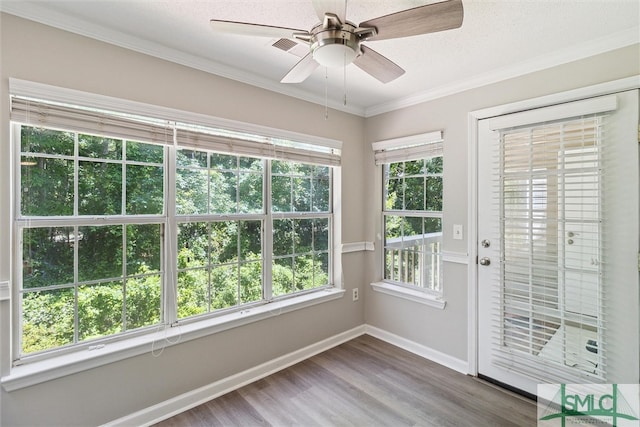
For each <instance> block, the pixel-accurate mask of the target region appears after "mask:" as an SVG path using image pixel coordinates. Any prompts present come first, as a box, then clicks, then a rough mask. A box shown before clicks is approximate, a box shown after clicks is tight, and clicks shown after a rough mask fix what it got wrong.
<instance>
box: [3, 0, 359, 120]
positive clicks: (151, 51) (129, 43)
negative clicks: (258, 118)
mask: <svg viewBox="0 0 640 427" xmlns="http://www.w3.org/2000/svg"><path fill="white" fill-rule="evenodd" d="M0 12H4V13H8V14H10V15H15V16H18V17H20V18H24V19H27V20H30V21H34V22H38V23H40V24H44V25H47V26H50V27H54V28H57V29H60V30H63V31H68V32H70V33H74V34H78V35H81V36H84V37H88V38H91V39H94V40H98V41H101V42H104V43H108V44H112V45H115V46H118V47H122V48H125V49H128V50H132V51H135V52H138V53H142V54H145V55H149V56H152V57H155V58H159V59H163V60H166V61H169V62H173V63H176V64H179V65H184V66H186V67H189V68H193V69H196V70H200V71H204V72H207V73H210V74H214V75H216V76H219V77H223V78H227V79H230V80H235V81H238V82H240V83H245V84H248V85H251V86H255V87H258V88H261V89H266V90H268V91H271V92H276V93H279V94H282V95H286V96H290V97H293V98H297V99H300V100H303V101H307V102H311V103H314V104H319V105H322V106H325V104H326V106H327V107H328V108H331V109H334V110H339V111H343V112H346V113H350V114H355V115H357V116H361V117H363V116H364V112H365V108H364V107H362V106H359V105H355V104H348V105H344V103H342V102H338V101H332V100H327V99H325V97H324V96H322V95H317V94H313V93H309V92H307V91H304V90H300V89H298V88H296V87H294V86H291V85H283V84H281V83H279V82H274V81H272V80H269V79H266V78H262V77H259V76H256V75H255V74H252V73H248V72H245V71H242V70H238V69H236V68H233V67H229V66H226V65H223V64H220V63H219V62H216V61H212V60H209V59H204V58H202V57H200V56H197V55H193V54H189V53H185V52H182V51H180V50H177V49H173V48H169V47H166V46H163V45H161V44H158V43H154V42H151V41H149V40H145V39H142V38H140V37H134V36H131V35H128V34H124V33H122V32H120V31H114V30H112V29H110V28H107V27H104V26H101V25H97V24H93V23H89V22H87V21H83V20H77V19H72V18H70V17H69V16H67V15H65V14H61V13H59V12H56V11H51V10H47V9H45V8H43V7H42V6H39V5H37V4H34V3H23V2H19V1H8V2H3V1H0Z"/></svg>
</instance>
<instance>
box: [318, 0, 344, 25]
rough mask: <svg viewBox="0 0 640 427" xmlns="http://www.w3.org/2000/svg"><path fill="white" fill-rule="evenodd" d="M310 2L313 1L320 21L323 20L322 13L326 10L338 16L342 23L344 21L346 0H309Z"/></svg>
mask: <svg viewBox="0 0 640 427" xmlns="http://www.w3.org/2000/svg"><path fill="white" fill-rule="evenodd" d="M311 3H313V8H314V9H315V10H316V14H317V15H318V18H320V22H322V21H323V20H324V14H325V13H327V12H329V13H333V14H335V15H336V16H338V18H340V21H342V23H344V22H346V19H347V16H346V15H347V11H346V8H347V1H346V0H311Z"/></svg>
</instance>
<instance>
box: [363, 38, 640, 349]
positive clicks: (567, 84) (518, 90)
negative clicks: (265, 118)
mask: <svg viewBox="0 0 640 427" xmlns="http://www.w3.org/2000/svg"><path fill="white" fill-rule="evenodd" d="M638 74H640V48H639V46H638V45H634V46H630V47H627V48H623V49H618V50H615V51H611V52H608V53H605V54H601V55H598V56H595V57H591V58H587V59H584V60H581V61H576V62H572V63H568V64H565V65H562V66H558V67H554V68H550V69H547V70H544V71H540V72H536V73H532V74H528V75H525V76H522V77H518V78H514V79H510V80H506V81H503V82H500V83H497V84H492V85H488V86H484V87H481V88H477V89H474V90H469V91H466V92H462V93H458V94H455V95H451V96H447V97H445V98H441V99H436V100H433V101H430V102H425V103H423V104H420V105H416V106H413V107H410V108H405V109H402V110H398V111H393V112H390V113H386V114H381V115H379V116H376V117H371V118H368V119H367V121H366V126H365V127H366V132H365V138H366V143H365V144H369V143H370V142H373V141H379V140H385V139H389V138H397V137H401V136H407V135H414V134H419V133H424V132H428V131H434V130H443V131H444V138H445V141H444V159H445V160H444V208H443V209H444V212H443V216H444V219H443V231H444V242H443V248H444V251H448V252H453V253H466V252H467V244H468V241H469V238H471V239H472V241H474V240H473V239H474V236H469V235H468V233H467V213H468V206H467V205H468V200H467V193H468V189H467V179H468V175H467V144H468V113H469V112H471V111H475V110H479V109H483V108H488V107H493V106H497V105H502V104H507V103H510V102H515V101H521V100H526V99H530V98H536V97H540V96H544V95H550V94H553V93H558V92H563V91H567V90H571V89H576V88H580V87H585V86H590V85H594V84H597V83H603V82H607V81H611V80H616V79H621V78H625V77H630V76H634V75H638ZM366 155H367V159H366V161H365V168H366V171H365V173H366V179H365V184H366V185H367V193H369V194H374V193H375V188H374V186H375V184H376V182H379V181H380V179H381V178H380V170H379V168H376V167H375V166H374V163H373V154H372V153H371V150H370V149H369V150H367V153H366ZM368 203H369V204H368V206H367V211H368V212H376V211H378V210H379V206H380V205H379V199H375V198H369V199H368ZM380 223H381V221H380V217H379V215H378V216H375V215H369V216H367V217H366V228H367V230H366V233H365V234H366V236H367V237H366V238H367V239H368V240H374V239H376V237H377V234H378V233H380ZM453 224H463V225H464V226H465V232H464V239H463V240H453V238H452V235H453ZM376 248H377V252H376V253H375V254H370V255H369V259H368V262H369V268H368V269H367V270H366V271H367V272H374V271H375V273H369V278H368V280H367V281H372V280H376V279H379V278H380V277H381V272H380V268H379V265H380V263H379V262H378V260H380V259H381V258H380V256H381V255H380V251H379V248H380V245H379V242H378V241H377V240H376ZM444 297H445V299H446V301H447V306H446V309H445V310H438V309H435V308H430V307H425V306H424V305H421V304H416V303H413V302H411V301H406V300H402V299H399V298H396V297H392V296H387V295H384V294H380V293H378V292H374V291H373V290H371V288H367V292H366V294H365V300H366V306H365V310H366V313H365V319H366V321H367V323H368V324H369V325H372V326H376V327H378V328H381V329H384V330H386V331H388V332H391V333H394V334H397V335H399V336H401V337H403V338H407V339H410V340H412V341H414V342H416V343H418V344H422V345H424V346H426V347H429V348H431V349H433V350H437V351H440V352H442V353H445V354H446V355H449V356H452V357H455V358H458V359H460V360H467V266H466V265H463V264H456V263H445V265H444Z"/></svg>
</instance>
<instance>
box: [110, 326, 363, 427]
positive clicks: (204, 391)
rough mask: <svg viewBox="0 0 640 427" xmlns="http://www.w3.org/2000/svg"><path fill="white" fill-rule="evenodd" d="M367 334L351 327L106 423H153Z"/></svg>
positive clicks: (359, 328) (142, 424)
mask: <svg viewBox="0 0 640 427" xmlns="http://www.w3.org/2000/svg"><path fill="white" fill-rule="evenodd" d="M364 333H365V325H361V326H358V327H355V328H353V329H351V330H348V331H345V332H342V333H340V334H338V335H334V336H332V337H330V338H327V339H325V340H322V341H320V342H317V343H314V344H311V345H309V346H307V347H304V348H301V349H300V350H296V351H294V352H292V353H289V354H285V355H284V356H281V357H278V358H276V359H273V360H270V361H268V362H265V363H263V364H261V365H258V366H255V367H253V368H250V369H247V370H246V371H243V372H239V373H237V374H235V375H232V376H230V377H227V378H223V379H221V380H219V381H216V382H214V383H211V384H209V385H206V386H203V387H200V388H198V389H196V390H192V391H190V392H187V393H184V394H181V395H180V396H176V397H174V398H172V399H169V400H165V401H164V402H161V403H158V404H157V405H153V406H151V407H149V408H145V409H143V410H141V411H137V412H134V413H133V414H129V415H126V416H124V417H122V418H118V419H117V420H113V421H111V422H109V423H107V424H105V426H114V427H116V426H132V425H136V426H150V425H152V424H155V423H158V422H160V421H162V420H165V419H167V418H170V417H172V416H174V415H177V414H179V413H181V412H184V411H186V410H189V409H191V408H194V407H196V406H198V405H201V404H203V403H205V402H208V401H209V400H211V399H215V398H216V397H219V396H222V395H223V394H226V393H229V392H231V391H233V390H237V389H238V388H240V387H242V386H245V385H247V384H250V383H252V382H254V381H258V380H259V379H262V378H264V377H267V376H269V375H271V374H273V373H275V372H278V371H281V370H282V369H285V368H287V367H289V366H292V365H295V364H296V363H298V362H301V361H303V360H306V359H308V358H310V357H312V356H315V355H316V354H319V353H322V352H323V351H326V350H329V349H330V348H333V347H335V346H337V345H340V344H342V343H345V342H347V341H349V340H352V339H354V338H356V337H359V336H360V335H363V334H364Z"/></svg>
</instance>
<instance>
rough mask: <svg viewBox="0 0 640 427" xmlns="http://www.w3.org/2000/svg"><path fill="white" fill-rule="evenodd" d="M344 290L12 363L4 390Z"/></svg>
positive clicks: (310, 303)
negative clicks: (16, 364)
mask: <svg viewBox="0 0 640 427" xmlns="http://www.w3.org/2000/svg"><path fill="white" fill-rule="evenodd" d="M344 293H345V290H344V289H338V288H328V289H324V290H322V291H318V292H310V293H307V294H304V295H300V296H296V297H292V298H288V299H286V300H280V301H274V302H272V303H268V304H263V305H260V306H257V307H251V308H247V309H245V310H241V311H236V312H233V313H229V314H226V315H223V316H217V317H212V318H208V319H204V320H200V321H197V322H192V323H187V324H182V325H180V326H175V327H169V326H166V327H165V326H160V327H158V328H157V329H156V331H155V332H153V333H147V334H143V335H139V336H136V337H134V338H128V339H121V340H118V341H113V342H109V343H105V344H99V345H94V346H89V347H88V348H85V349H84V350H79V351H77V352H73V353H68V354H63V355H60V356H54V357H49V358H47V359H44V360H40V361H37V362H31V363H27V364H24V365H20V366H15V367H13V368H12V369H11V372H10V374H9V375H7V376H5V377H2V379H1V380H0V382H1V383H2V387H3V388H4V389H5V390H6V391H8V392H11V391H14V390H19V389H22V388H25V387H29V386H32V385H36V384H40V383H43V382H45V381H50V380H54V379H57V378H62V377H65V376H67V375H72V374H75V373H78V372H82V371H85V370H88V369H93V368H97V367H99V366H103V365H107V364H109V363H114V362H118V361H121V360H124V359H128V358H130V357H134V356H140V355H142V354H151V355H153V356H154V357H157V356H159V355H160V353H162V351H163V350H164V349H165V348H168V347H172V346H174V345H179V344H182V343H185V342H188V341H191V340H195V339H198V338H202V337H205V336H207V335H211V334H215V333H218V332H222V331H226V330H229V329H232V328H237V327H239V326H243V325H248V324H250V323H254V322H259V321H262V320H266V319H269V318H272V317H276V316H280V315H281V314H285V313H290V312H292V311H296V310H300V309H303V308H306V307H311V306H314V305H317V304H322V303H325V302H329V301H333V300H336V299H339V298H342V297H343V296H344Z"/></svg>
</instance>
